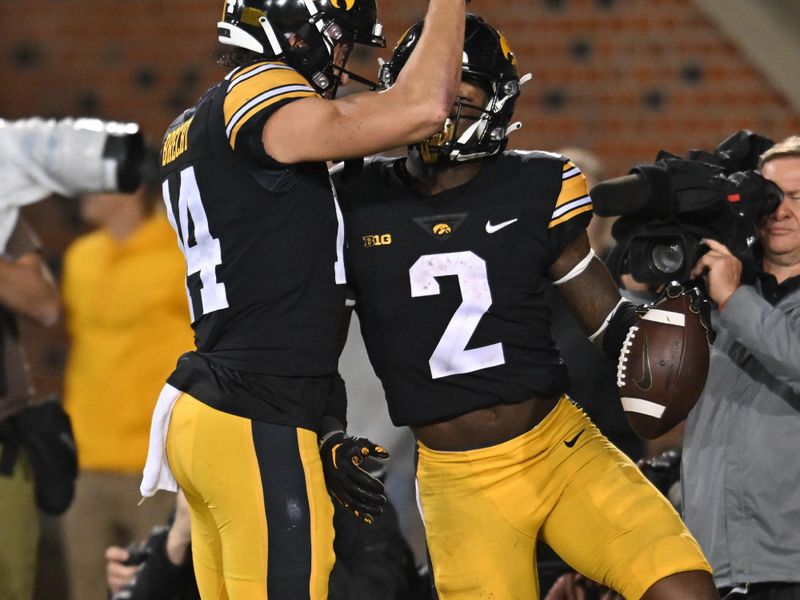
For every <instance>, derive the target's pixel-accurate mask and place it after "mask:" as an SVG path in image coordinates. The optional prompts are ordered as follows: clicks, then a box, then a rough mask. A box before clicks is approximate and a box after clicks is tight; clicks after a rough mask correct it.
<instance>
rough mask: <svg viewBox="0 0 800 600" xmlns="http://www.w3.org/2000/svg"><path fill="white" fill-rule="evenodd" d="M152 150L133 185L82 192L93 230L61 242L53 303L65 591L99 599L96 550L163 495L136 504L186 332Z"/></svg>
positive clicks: (143, 529) (141, 520)
mask: <svg viewBox="0 0 800 600" xmlns="http://www.w3.org/2000/svg"><path fill="white" fill-rule="evenodd" d="M155 163H156V158H155V154H154V153H153V154H152V155H151V156H149V157H148V160H147V163H146V167H145V168H144V184H143V185H142V186H140V188H139V189H138V190H137V191H136V192H134V193H133V194H96V195H86V196H84V197H82V198H81V204H80V212H81V216H82V218H83V219H84V220H85V221H86V223H88V224H89V225H92V226H94V227H95V230H94V231H92V232H91V233H88V234H86V235H84V236H81V237H79V238H78V239H76V240H75V241H74V242H73V243H72V245H71V246H70V247H69V248H68V249H67V251H66V254H65V258H64V270H63V285H62V287H63V301H64V306H65V312H66V324H67V330H68V332H69V335H70V338H71V345H70V348H69V357H68V362H67V367H66V373H65V388H64V402H65V406H66V409H67V411H68V412H69V414H70V416H71V417H72V421H73V427H74V432H75V438H76V441H77V446H78V454H79V461H80V476H79V478H78V482H77V488H76V496H75V500H74V503H73V506H72V507H71V508H70V510H69V511H68V512H67V513H66V515H65V517H64V541H65V548H66V551H67V552H66V554H67V556H66V559H67V566H68V575H69V577H70V580H71V590H72V598H73V600H89V599H94V598H102V597H104V594H105V593H106V588H105V585H104V581H103V571H104V564H105V562H104V557H103V555H104V552H105V549H106V547H108V546H109V545H112V544H121V543H124V542H125V541H126V540H130V539H132V538H138V537H144V536H145V535H147V533H148V532H149V531H150V528H151V527H152V525H153V523H155V522H159V521H162V520H163V519H164V518H165V516H166V515H167V514H168V513H169V511H170V509H171V508H172V507H173V505H174V499H172V498H169V497H162V498H158V499H155V500H153V501H149V502H146V503H144V504H143V505H142V506H137V505H136V503H137V501H138V499H139V494H138V487H139V480H140V476H141V470H142V466H143V465H144V461H145V456H146V454H147V444H148V439H149V430H150V415H151V414H152V411H153V406H154V404H155V399H156V398H157V396H158V391H159V390H160V389H161V386H162V385H163V384H164V380H165V379H166V377H167V375H169V372H170V369H171V367H172V365H174V364H175V361H176V359H177V357H178V356H180V354H181V353H183V352H185V351H187V350H189V349H191V348H192V347H193V343H192V331H191V328H190V327H189V326H188V324H187V322H186V316H187V314H188V312H189V311H188V306H187V302H186V290H185V288H184V285H183V278H184V275H185V266H184V262H183V256H182V255H181V252H180V250H179V248H178V246H177V244H176V243H175V235H174V232H173V231H172V228H171V227H170V225H169V223H168V221H167V219H166V218H165V216H164V211H163V207H162V206H161V189H160V186H159V182H158V175H157V165H156V164H155Z"/></svg>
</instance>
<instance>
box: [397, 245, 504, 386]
mask: <svg viewBox="0 0 800 600" xmlns="http://www.w3.org/2000/svg"><path fill="white" fill-rule="evenodd" d="M408 274H409V278H410V281H411V297H412V298H418V297H420V296H437V295H438V294H439V283H438V282H437V281H436V278H437V277H445V276H448V275H456V276H457V277H458V285H459V287H460V288H461V304H460V305H459V307H458V309H457V310H456V312H455V314H454V315H453V317H452V318H451V319H450V323H448V325H447V328H446V329H445V330H444V333H443V334H442V337H441V339H440V340H439V343H438V344H437V346H436V349H435V350H434V351H433V354H432V355H431V358H430V360H429V361H428V364H429V365H430V368H431V376H432V377H433V379H438V378H440V377H447V376H448V375H458V374H461V373H471V372H472V371H478V370H480V369H488V368H489V367H496V366H498V365H502V364H505V355H504V354H503V344H501V343H499V342H498V343H497V344H491V345H490V346H481V347H479V348H471V349H469V350H467V349H466V347H467V344H469V340H470V338H472V335H473V333H475V330H476V329H477V328H478V323H479V322H480V320H481V318H482V317H483V315H484V314H486V311H488V310H489V307H490V306H491V305H492V293H491V290H490V289H489V280H488V277H487V274H486V261H484V260H483V259H482V258H481V257H479V256H478V255H476V254H474V253H473V252H447V253H443V254H426V255H424V256H420V257H419V259H417V262H415V263H414V265H413V266H412V267H411V269H409V272H408Z"/></svg>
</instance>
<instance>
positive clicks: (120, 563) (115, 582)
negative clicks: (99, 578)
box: [106, 546, 141, 597]
mask: <svg viewBox="0 0 800 600" xmlns="http://www.w3.org/2000/svg"><path fill="white" fill-rule="evenodd" d="M129 558H130V554H129V552H128V550H127V549H125V548H120V547H119V546H109V547H108V548H106V584H107V585H108V589H109V591H110V592H111V596H112V597H113V596H115V595H117V594H118V593H119V592H120V590H122V588H124V587H125V586H126V585H128V584H129V583H130V582H131V580H132V579H133V578H134V577H135V576H136V573H138V572H139V569H140V568H141V565H132V566H127V565H125V564H124V563H125V562H126V561H128V559H129Z"/></svg>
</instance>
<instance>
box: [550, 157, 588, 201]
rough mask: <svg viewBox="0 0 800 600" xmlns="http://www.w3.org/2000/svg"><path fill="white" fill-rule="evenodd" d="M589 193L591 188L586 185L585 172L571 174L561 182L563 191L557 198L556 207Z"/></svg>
mask: <svg viewBox="0 0 800 600" xmlns="http://www.w3.org/2000/svg"><path fill="white" fill-rule="evenodd" d="M573 168H574V167H573ZM588 193H589V189H588V186H587V185H586V178H585V177H584V176H583V174H578V175H575V176H571V177H569V178H568V179H564V180H563V181H562V183H561V193H560V194H559V195H558V198H557V199H556V208H558V207H559V206H562V205H564V204H566V203H567V202H572V201H573V200H575V199H576V198H580V197H581V196H586V195H587V194H588Z"/></svg>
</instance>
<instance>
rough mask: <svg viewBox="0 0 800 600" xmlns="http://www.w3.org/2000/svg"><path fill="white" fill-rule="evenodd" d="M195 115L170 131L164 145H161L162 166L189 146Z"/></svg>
mask: <svg viewBox="0 0 800 600" xmlns="http://www.w3.org/2000/svg"><path fill="white" fill-rule="evenodd" d="M193 120H194V117H192V118H191V119H189V120H188V121H186V122H185V123H184V124H183V125H181V126H180V127H178V128H177V129H174V130H172V131H170V132H169V133H168V134H167V136H166V137H165V138H164V145H163V146H162V147H161V166H162V167H163V166H164V165H166V164H168V163H171V162H172V161H173V160H175V159H176V158H178V157H179V156H180V155H181V154H183V153H184V152H186V150H187V149H188V148H189V127H190V126H191V124H192V121H193Z"/></svg>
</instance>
